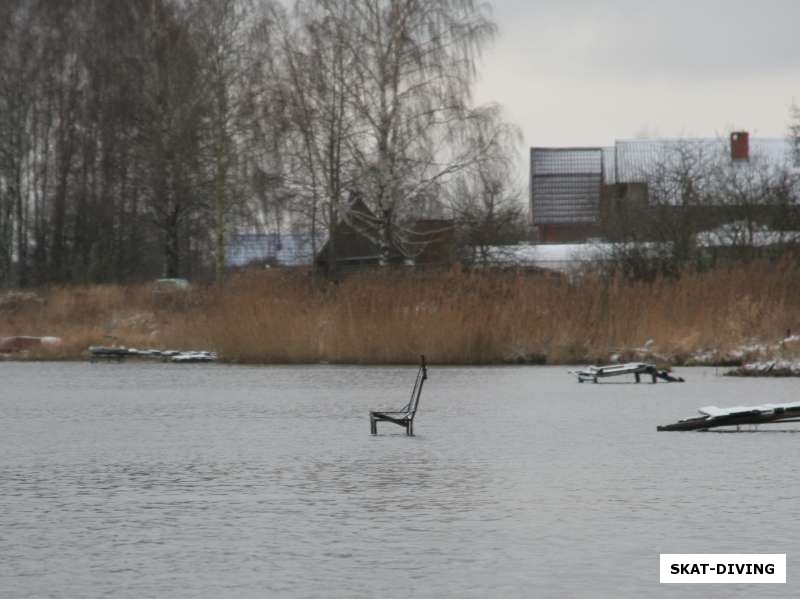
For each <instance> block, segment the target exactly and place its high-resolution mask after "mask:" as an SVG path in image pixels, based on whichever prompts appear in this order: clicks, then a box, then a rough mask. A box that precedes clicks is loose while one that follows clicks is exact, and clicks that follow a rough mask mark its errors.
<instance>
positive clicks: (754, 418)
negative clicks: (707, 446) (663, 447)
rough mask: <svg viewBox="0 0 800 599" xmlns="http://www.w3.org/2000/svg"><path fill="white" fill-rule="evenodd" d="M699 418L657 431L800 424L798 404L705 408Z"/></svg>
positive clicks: (701, 410)
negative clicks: (779, 423)
mask: <svg viewBox="0 0 800 599" xmlns="http://www.w3.org/2000/svg"><path fill="white" fill-rule="evenodd" d="M697 411H698V412H699V413H700V416H697V417H695V418H687V419H685V420H679V421H678V422H676V423H674V424H667V425H665V426H659V427H658V430H659V431H706V430H708V429H711V428H719V427H723V426H735V427H737V428H739V427H741V426H747V425H758V424H769V423H773V422H800V402H796V403H784V404H764V405H761V406H751V407H741V406H737V407H733V408H718V407H716V406H707V407H704V408H700V409H699V410H697Z"/></svg>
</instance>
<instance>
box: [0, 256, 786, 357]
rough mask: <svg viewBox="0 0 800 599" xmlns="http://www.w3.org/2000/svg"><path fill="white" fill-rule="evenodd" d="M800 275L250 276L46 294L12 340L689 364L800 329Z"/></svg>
mask: <svg viewBox="0 0 800 599" xmlns="http://www.w3.org/2000/svg"><path fill="white" fill-rule="evenodd" d="M798 290H800V270H798V269H797V268H796V267H795V266H794V265H793V264H791V263H788V262H787V263H783V264H752V265H747V266H738V267H736V268H731V269H719V270H716V271H712V272H707V273H687V274H684V275H683V276H681V277H680V278H678V279H659V280H656V281H654V282H647V283H644V282H631V281H626V280H623V279H613V280H606V279H601V278H595V277H591V276H583V277H581V278H579V279H576V280H568V279H566V278H563V277H557V276H545V275H533V274H529V273H492V272H484V273H437V274H407V275H396V274H382V273H370V274H362V275H357V276H352V277H350V278H348V279H346V280H345V281H344V282H342V283H340V284H332V283H327V282H324V281H321V280H318V279H314V278H312V277H310V276H308V275H306V274H292V273H279V272H271V273H244V274H239V275H236V276H233V277H232V278H231V279H230V280H229V281H228V282H227V283H226V284H225V285H224V286H221V287H214V286H212V287H195V288H193V289H192V290H190V291H181V290H175V291H172V292H168V293H165V292H156V291H154V290H153V289H152V288H151V287H148V286H138V287H117V286H94V287H83V288H57V289H44V290H39V291H38V292H37V297H38V299H31V298H30V297H29V298H28V299H27V300H24V301H22V300H21V301H18V302H9V301H5V302H0V335H3V336H4V335H22V334H24V335H54V336H59V337H62V339H63V340H64V342H63V344H62V345H61V346H60V347H59V348H57V349H56V350H48V351H47V353H45V354H43V353H42V352H39V354H38V356H37V357H49V358H54V357H55V358H79V357H81V356H82V355H83V354H84V352H85V350H86V348H87V347H88V346H89V345H92V344H95V345H97V344H106V345H108V344H112V343H118V344H120V345H126V346H129V347H157V348H162V349H170V348H171V349H209V350H214V351H217V352H218V353H219V354H220V356H221V357H222V358H223V359H224V360H228V361H232V362H243V363H309V362H319V361H327V362H336V363H382V364H385V363H409V362H413V361H415V360H416V357H417V355H418V354H421V353H425V354H427V355H428V356H429V359H430V360H431V361H432V362H435V363H449V364H489V363H502V362H510V361H537V360H541V359H543V358H544V357H546V360H547V362H549V363H572V362H583V361H586V360H590V361H603V360H605V359H607V358H608V356H609V355H610V354H612V353H615V352H619V351H621V350H622V351H624V350H625V348H634V347H640V346H641V345H643V344H644V343H646V342H647V341H648V340H651V339H652V340H653V344H652V347H654V348H656V349H657V350H658V352H659V353H660V354H664V355H669V356H672V357H674V358H675V361H680V360H681V359H682V358H684V357H685V356H688V355H689V354H690V353H692V352H696V351H700V350H710V349H712V350H719V351H721V352H726V351H729V350H731V349H734V348H736V347H738V346H741V345H743V344H746V343H751V342H754V341H766V342H774V341H775V340H776V339H779V338H782V337H783V335H784V333H785V331H786V330H787V329H795V330H798V329H800V293H798Z"/></svg>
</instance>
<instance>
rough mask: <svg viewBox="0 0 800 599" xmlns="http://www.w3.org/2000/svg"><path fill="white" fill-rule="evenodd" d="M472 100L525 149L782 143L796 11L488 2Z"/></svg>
mask: <svg viewBox="0 0 800 599" xmlns="http://www.w3.org/2000/svg"><path fill="white" fill-rule="evenodd" d="M492 5H493V13H494V17H495V20H496V21H497V23H498V25H499V27H500V32H499V35H498V38H497V40H496V42H495V43H494V44H493V46H492V47H491V48H490V49H489V50H488V52H486V54H485V56H484V60H483V63H482V67H481V80H480V82H479V84H478V87H477V90H476V100H477V101H479V102H489V101H496V102H498V103H500V104H502V105H503V106H504V108H505V109H506V116H507V118H508V119H509V120H511V121H513V122H515V123H517V124H518V125H519V126H520V127H521V128H522V131H523V134H524V140H525V145H526V146H537V145H544V146H569V145H608V144H611V143H613V141H614V140H615V139H626V138H631V137H637V136H640V135H642V134H643V133H647V134H649V135H651V136H653V135H657V136H660V137H680V136H695V137H708V136H719V135H727V133H728V132H729V131H730V130H732V129H733V128H736V129H743V130H747V131H750V132H751V133H752V134H754V135H758V136H768V137H781V136H784V135H786V126H787V123H788V107H789V105H790V104H791V103H792V101H793V100H797V101H798V102H799V103H800V0H760V1H759V0H749V1H745V0H690V1H686V0H493V2H492Z"/></svg>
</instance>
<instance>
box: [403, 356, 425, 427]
mask: <svg viewBox="0 0 800 599" xmlns="http://www.w3.org/2000/svg"><path fill="white" fill-rule="evenodd" d="M427 378H428V367H427V365H426V364H425V356H424V355H423V356H420V367H419V370H418V371H417V380H416V381H414V387H413V389H411V398H410V399H409V400H408V403H407V404H406V406H405V407H404V408H403V410H402V411H403V412H407V413H408V415H409V416H410V417H411V418H413V417H414V415H415V414H416V413H417V408H418V407H419V398H420V395H422V384H423V383H424V382H425V380H426V379H427Z"/></svg>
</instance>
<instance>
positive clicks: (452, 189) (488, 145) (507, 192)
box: [444, 109, 526, 265]
mask: <svg viewBox="0 0 800 599" xmlns="http://www.w3.org/2000/svg"><path fill="white" fill-rule="evenodd" d="M470 124H471V125H472V135H471V136H470V137H471V139H469V140H468V141H469V143H472V144H473V145H474V146H475V147H478V148H482V149H483V150H484V152H483V153H482V155H481V156H480V157H479V158H478V159H477V160H476V161H475V162H474V163H472V164H470V165H469V166H468V167H467V168H465V169H463V170H462V171H461V172H459V173H458V174H456V175H455V176H454V177H452V179H451V180H450V181H449V183H448V185H446V187H445V192H444V195H445V197H446V199H447V203H448V205H449V206H450V208H451V210H452V211H453V215H454V217H455V221H456V224H457V227H458V237H459V241H460V245H461V246H462V248H463V249H462V251H463V252H464V253H465V254H466V256H465V257H466V259H467V260H468V261H470V262H473V263H482V264H484V265H485V264H487V263H489V262H491V261H492V260H496V259H497V258H498V256H497V252H498V251H500V250H498V248H497V247H495V246H503V245H507V244H511V243H517V242H519V241H521V240H522V239H524V237H525V222H526V221H525V208H524V200H523V195H524V194H523V192H522V185H521V184H520V182H519V181H517V180H516V179H517V177H516V172H517V171H518V169H517V168H516V164H515V158H516V156H517V155H518V151H517V150H518V146H519V144H520V143H521V141H522V134H521V132H520V130H519V129H518V128H517V127H515V126H513V125H511V124H509V123H506V122H503V121H502V120H501V114H500V112H499V109H498V110H496V112H495V114H494V115H493V116H488V115H487V118H486V119H481V120H475V121H472V122H471V123H470Z"/></svg>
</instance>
